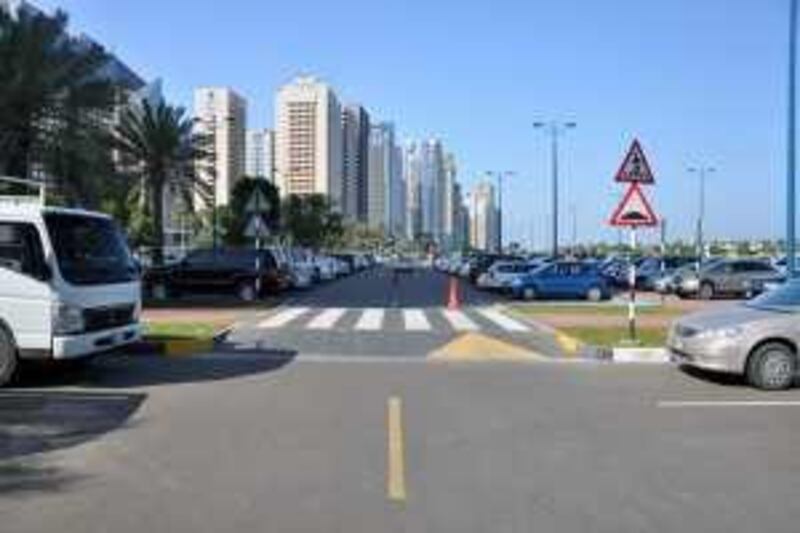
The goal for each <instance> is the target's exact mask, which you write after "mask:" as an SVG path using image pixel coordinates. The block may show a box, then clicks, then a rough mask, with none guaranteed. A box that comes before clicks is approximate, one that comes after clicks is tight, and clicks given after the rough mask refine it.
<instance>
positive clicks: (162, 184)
mask: <svg viewBox="0 0 800 533" xmlns="http://www.w3.org/2000/svg"><path fill="white" fill-rule="evenodd" d="M112 143H113V145H114V147H115V148H116V149H117V150H118V151H119V154H120V158H121V164H122V167H123V168H127V169H130V171H131V173H132V174H133V175H134V177H136V178H137V179H138V180H140V183H141V191H140V193H141V194H142V195H143V196H144V199H145V202H144V205H145V209H146V210H147V211H148V212H149V213H150V214H151V215H152V236H153V240H154V242H153V243H152V245H153V247H154V256H153V260H154V262H155V263H156V264H160V263H161V262H162V259H163V247H164V192H165V190H166V189H167V187H170V188H171V189H172V190H174V191H177V193H178V194H179V195H180V196H181V197H182V198H183V200H184V204H185V205H187V206H192V205H193V196H194V193H195V192H200V193H201V196H203V197H204V198H207V197H208V195H209V194H210V191H209V186H208V184H206V182H205V181H203V180H200V179H198V173H197V170H198V166H199V165H202V164H203V162H204V161H206V160H207V159H208V150H207V144H208V139H207V138H205V137H203V136H200V135H198V134H196V133H195V132H194V121H193V120H192V119H191V118H189V117H188V116H187V114H186V110H185V109H184V108H182V107H174V106H171V105H169V104H166V103H164V102H161V103H159V104H157V105H156V106H153V105H151V104H150V103H148V102H147V101H145V102H144V103H143V105H142V106H141V108H136V107H131V108H129V109H127V110H126V111H125V112H123V114H122V116H121V119H120V121H119V123H118V125H117V126H116V127H115V128H114V131H113V141H112Z"/></svg>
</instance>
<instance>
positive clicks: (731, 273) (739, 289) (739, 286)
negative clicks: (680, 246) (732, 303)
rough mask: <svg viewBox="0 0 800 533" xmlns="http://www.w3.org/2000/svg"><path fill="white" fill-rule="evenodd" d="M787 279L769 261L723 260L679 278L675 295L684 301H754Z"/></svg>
mask: <svg viewBox="0 0 800 533" xmlns="http://www.w3.org/2000/svg"><path fill="white" fill-rule="evenodd" d="M784 279H785V278H784V276H783V274H781V273H780V272H778V270H777V269H776V268H775V267H773V266H772V265H770V264H769V263H768V262H766V261H759V260H756V259H721V260H718V261H715V262H712V263H711V264H707V265H704V266H702V267H701V268H700V271H699V272H691V271H686V272H684V273H682V275H681V276H680V277H679V278H677V279H676V280H675V281H676V285H675V293H676V294H677V295H678V296H680V297H683V298H685V297H695V296H696V297H699V298H701V299H703V300H710V299H712V298H715V297H717V296H742V297H752V296H755V295H757V294H760V293H762V292H764V290H765V288H766V285H767V284H776V283H782V282H783V281H784Z"/></svg>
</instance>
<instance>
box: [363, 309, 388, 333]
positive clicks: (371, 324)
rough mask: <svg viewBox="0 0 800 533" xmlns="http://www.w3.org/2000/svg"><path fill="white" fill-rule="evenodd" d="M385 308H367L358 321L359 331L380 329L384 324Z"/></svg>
mask: <svg viewBox="0 0 800 533" xmlns="http://www.w3.org/2000/svg"><path fill="white" fill-rule="evenodd" d="M383 315H384V310H383V309H366V310H364V312H363V313H362V314H361V318H359V319H358V322H356V330H357V331H378V330H379V329H381V327H382V326H383Z"/></svg>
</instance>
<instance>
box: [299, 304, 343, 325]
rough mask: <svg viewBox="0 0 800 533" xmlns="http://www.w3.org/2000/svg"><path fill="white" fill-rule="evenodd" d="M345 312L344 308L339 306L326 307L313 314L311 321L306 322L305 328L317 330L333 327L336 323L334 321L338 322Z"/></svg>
mask: <svg viewBox="0 0 800 533" xmlns="http://www.w3.org/2000/svg"><path fill="white" fill-rule="evenodd" d="M346 312H347V310H346V309H340V308H333V309H326V310H324V311H323V312H321V313H320V314H318V315H317V316H315V317H314V318H313V319H312V320H311V322H309V323H308V325H307V326H306V328H307V329H318V330H327V329H333V327H334V326H335V325H336V322H338V321H339V319H340V318H342V317H343V316H344V314H345V313H346Z"/></svg>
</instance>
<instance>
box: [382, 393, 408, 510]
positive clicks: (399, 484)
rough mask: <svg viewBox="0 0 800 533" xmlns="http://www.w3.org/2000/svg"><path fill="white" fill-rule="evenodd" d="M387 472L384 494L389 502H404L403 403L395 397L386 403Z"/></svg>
mask: <svg viewBox="0 0 800 533" xmlns="http://www.w3.org/2000/svg"><path fill="white" fill-rule="evenodd" d="M386 416H387V427H388V433H389V435H388V446H387V448H388V449H387V451H388V455H387V459H388V470H387V476H386V492H387V496H388V498H389V500H390V501H394V502H404V501H406V475H405V452H404V450H403V403H402V401H401V400H400V398H398V397H397V396H392V397H390V398H389V401H388V402H387V413H386Z"/></svg>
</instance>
